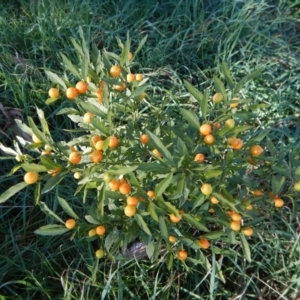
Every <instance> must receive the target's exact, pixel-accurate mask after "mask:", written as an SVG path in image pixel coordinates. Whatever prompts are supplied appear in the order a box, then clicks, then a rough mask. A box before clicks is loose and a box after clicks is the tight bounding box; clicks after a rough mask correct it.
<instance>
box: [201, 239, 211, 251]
mask: <svg viewBox="0 0 300 300" xmlns="http://www.w3.org/2000/svg"><path fill="white" fill-rule="evenodd" d="M199 246H200V247H201V248H203V249H208V248H209V246H210V242H209V241H208V240H207V239H206V238H201V239H200V240H199Z"/></svg>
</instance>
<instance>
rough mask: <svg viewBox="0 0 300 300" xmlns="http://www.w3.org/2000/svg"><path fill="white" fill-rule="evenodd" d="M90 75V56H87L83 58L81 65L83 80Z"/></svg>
mask: <svg viewBox="0 0 300 300" xmlns="http://www.w3.org/2000/svg"><path fill="white" fill-rule="evenodd" d="M87 75H88V58H87V57H86V56H84V57H83V59H82V65H81V78H82V79H83V80H86V79H87Z"/></svg>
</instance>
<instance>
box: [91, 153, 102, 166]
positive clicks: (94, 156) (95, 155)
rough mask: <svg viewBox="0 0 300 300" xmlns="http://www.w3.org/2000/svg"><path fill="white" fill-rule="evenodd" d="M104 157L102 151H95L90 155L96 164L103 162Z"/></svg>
mask: <svg viewBox="0 0 300 300" xmlns="http://www.w3.org/2000/svg"><path fill="white" fill-rule="evenodd" d="M102 158H103V155H102V151H101V150H94V151H93V152H92V153H91V154H90V160H91V161H92V162H94V163H98V162H100V161H101V160H102Z"/></svg>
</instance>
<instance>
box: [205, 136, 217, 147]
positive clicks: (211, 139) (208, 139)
mask: <svg viewBox="0 0 300 300" xmlns="http://www.w3.org/2000/svg"><path fill="white" fill-rule="evenodd" d="M214 141H215V138H214V136H213V135H211V134H208V135H206V136H205V137H204V143H205V144H207V145H211V144H212V143H213V142H214Z"/></svg>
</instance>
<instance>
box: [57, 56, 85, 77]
mask: <svg viewBox="0 0 300 300" xmlns="http://www.w3.org/2000/svg"><path fill="white" fill-rule="evenodd" d="M59 54H60V56H61V58H62V60H63V65H64V66H65V68H66V69H68V70H69V71H70V72H71V73H72V74H73V75H74V76H75V77H77V78H80V74H79V72H78V71H77V69H76V68H75V67H74V66H73V64H72V62H71V61H70V60H69V59H68V58H67V56H65V55H64V54H63V53H62V52H59ZM83 78H85V79H86V77H83Z"/></svg>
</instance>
